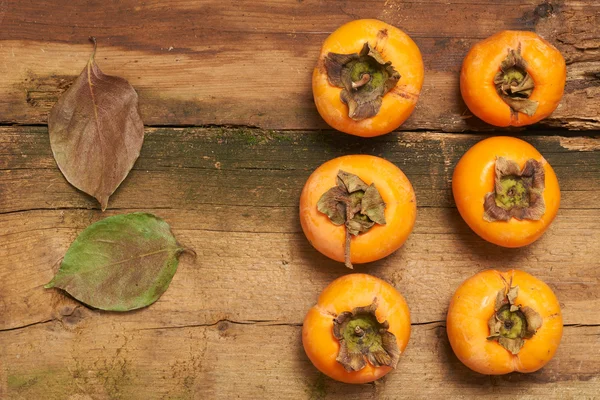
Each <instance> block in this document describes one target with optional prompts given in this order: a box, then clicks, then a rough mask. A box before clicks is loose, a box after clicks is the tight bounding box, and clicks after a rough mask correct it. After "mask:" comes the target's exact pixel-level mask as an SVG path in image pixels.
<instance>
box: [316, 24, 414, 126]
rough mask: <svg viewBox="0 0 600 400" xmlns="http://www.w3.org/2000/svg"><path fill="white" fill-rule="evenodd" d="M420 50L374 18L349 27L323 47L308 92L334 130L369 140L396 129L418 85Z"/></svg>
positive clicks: (410, 110) (327, 40)
mask: <svg viewBox="0 0 600 400" xmlns="http://www.w3.org/2000/svg"><path fill="white" fill-rule="evenodd" d="M423 76H424V70H423V60H422V58H421V52H420V51H419V48H418V47H417V45H416V44H415V42H413V40H412V39H411V38H410V37H409V36H408V35H407V34H406V33H404V32H402V31H401V30H400V29H398V28H396V27H394V26H391V25H388V24H386V23H385V22H382V21H378V20H375V19H361V20H356V21H351V22H348V23H347V24H344V25H342V26H341V27H339V28H338V29H337V30H336V31H334V32H333V33H332V34H331V35H330V36H329V37H328V38H327V39H326V40H325V42H324V43H323V47H322V48H321V54H320V55H319V60H318V62H317V66H316V68H315V69H314V72H313V78H312V87H313V96H314V99H315V104H316V106H317V110H318V111H319V114H321V117H323V119H324V120H325V122H327V123H328V124H329V125H330V126H332V127H333V128H335V129H337V130H339V131H342V132H345V133H349V134H352V135H357V136H363V137H372V136H379V135H383V134H385V133H389V132H391V131H393V130H394V129H396V128H398V127H399V126H400V125H401V124H402V123H403V122H404V121H405V120H406V119H407V118H408V117H409V115H410V114H411V113H412V111H413V109H414V108H415V105H416V103H417V100H418V98H419V93H420V92H421V87H422V86H423Z"/></svg>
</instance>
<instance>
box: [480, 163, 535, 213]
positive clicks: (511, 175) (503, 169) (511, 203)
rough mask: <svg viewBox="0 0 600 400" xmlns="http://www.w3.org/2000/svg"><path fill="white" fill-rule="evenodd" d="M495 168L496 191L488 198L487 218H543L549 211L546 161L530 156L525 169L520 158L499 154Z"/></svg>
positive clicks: (486, 203)
mask: <svg viewBox="0 0 600 400" xmlns="http://www.w3.org/2000/svg"><path fill="white" fill-rule="evenodd" d="M495 172H496V176H495V182H494V191H493V192H490V193H487V194H486V195H485V198H484V203H483V208H484V214H483V219H484V220H486V221H488V222H494V221H508V220H510V219H511V218H513V217H514V218H516V219H519V220H523V219H529V220H533V221H537V220H539V219H541V218H542V216H543V215H544V213H545V212H546V204H545V203H544V196H543V193H544V188H545V186H546V185H545V173H544V166H543V164H542V163H541V162H539V161H536V160H534V159H529V160H527V162H526V163H525V167H523V169H522V170H521V168H519V165H518V164H517V163H516V162H514V161H512V160H508V159H506V158H504V157H498V159H497V160H496V164H495Z"/></svg>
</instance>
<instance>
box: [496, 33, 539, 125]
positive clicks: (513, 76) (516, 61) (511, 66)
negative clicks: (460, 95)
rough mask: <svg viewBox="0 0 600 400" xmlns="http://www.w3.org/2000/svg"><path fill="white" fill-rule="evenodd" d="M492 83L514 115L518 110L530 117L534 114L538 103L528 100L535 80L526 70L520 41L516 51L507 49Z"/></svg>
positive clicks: (516, 114)
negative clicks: (506, 53)
mask: <svg viewBox="0 0 600 400" xmlns="http://www.w3.org/2000/svg"><path fill="white" fill-rule="evenodd" d="M494 84H495V85H496V91H497V92H498V94H499V95H500V97H501V98H502V100H503V101H504V102H505V103H506V104H508V106H509V107H510V110H511V113H512V114H513V115H514V116H515V117H517V116H518V113H519V112H522V113H523V114H527V115H528V116H530V117H531V116H533V115H534V114H535V112H536V111H537V108H538V105H539V103H538V102H537V101H533V100H529V97H530V96H531V93H533V89H534V88H535V82H534V81H533V78H532V77H531V75H529V73H528V72H527V62H526V61H525V59H523V57H522V56H521V44H520V43H519V46H518V47H517V50H516V51H515V50H514V49H509V50H508V55H507V56H506V58H505V59H504V61H502V63H501V64H500V71H498V73H497V74H496V76H495V77H494Z"/></svg>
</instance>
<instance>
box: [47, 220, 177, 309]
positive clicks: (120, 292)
mask: <svg viewBox="0 0 600 400" xmlns="http://www.w3.org/2000/svg"><path fill="white" fill-rule="evenodd" d="M183 250H184V249H183V248H182V247H181V246H179V245H178V244H177V241H176V240H175V237H174V236H173V233H172V232H171V229H170V227H169V225H168V224H167V223H166V222H165V221H163V220H162V219H160V218H158V217H156V216H154V215H152V214H146V213H132V214H125V215H116V216H114V217H109V218H106V219H103V220H101V221H98V222H96V223H94V224H92V225H90V226H88V227H87V228H86V229H85V230H84V231H83V232H82V233H81V234H80V235H79V236H78V237H77V239H75V241H74V242H73V243H72V244H71V247H69V250H68V251H67V254H66V255H65V258H64V259H63V261H62V263H61V265H60V269H59V271H58V273H57V274H56V276H54V278H53V279H52V281H51V282H50V283H48V284H47V285H46V286H45V287H46V288H52V287H56V288H60V289H63V290H65V291H66V292H68V293H69V294H70V295H71V296H73V297H74V298H76V299H77V300H79V301H81V302H83V303H85V304H87V305H89V306H92V307H94V308H98V309H101V310H111V311H128V310H134V309H137V308H141V307H146V306H148V305H150V304H152V303H154V302H155V301H156V300H158V298H159V297H160V296H161V295H162V294H163V293H164V292H165V290H167V288H168V287H169V283H171V279H173V275H175V271H176V270H177V264H178V256H179V255H180V254H181V253H182V252H183Z"/></svg>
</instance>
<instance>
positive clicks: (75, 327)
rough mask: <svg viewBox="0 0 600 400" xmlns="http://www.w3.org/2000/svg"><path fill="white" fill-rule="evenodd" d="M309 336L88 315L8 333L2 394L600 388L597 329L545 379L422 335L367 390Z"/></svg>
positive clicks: (290, 329) (563, 392) (579, 333)
mask: <svg viewBox="0 0 600 400" xmlns="http://www.w3.org/2000/svg"><path fill="white" fill-rule="evenodd" d="M77 310H79V309H77ZM77 310H76V311H75V312H76V313H77ZM144 312H145V311H141V313H144ZM300 331H301V328H300V326H296V325H292V326H290V325H276V326H273V325H268V324H259V323H251V324H237V323H231V322H227V321H221V322H218V323H216V324H214V325H211V326H202V325H198V326H193V327H182V328H172V327H167V326H165V327H162V328H160V329H146V328H145V327H144V326H143V325H141V326H140V325H139V324H132V323H130V322H129V321H128V316H127V315H105V314H101V313H97V312H96V313H95V312H90V311H87V310H85V311H83V312H82V313H78V315H77V316H76V317H73V316H65V317H63V318H62V319H59V320H56V321H52V322H49V323H46V324H42V325H37V326H32V327H29V328H25V329H21V330H15V331H9V332H0V343H1V344H2V347H0V355H1V358H0V360H2V361H3V362H4V363H5V374H6V378H5V379H4V380H2V379H0V394H2V393H5V394H6V395H8V396H9V398H14V399H41V398H44V399H67V398H68V399H72V400H76V399H144V400H145V399H192V398H193V399H200V398H210V399H231V398H247V399H263V398H278V399H294V400H296V399H325V398H328V399H329V398H339V399H342V398H344V399H397V398H411V399H414V398H420V399H421V398H439V399H444V398H445V399H447V398H465V397H474V396H477V398H482V399H496V398H498V397H499V396H506V397H507V398H508V397H510V398H516V397H518V398H523V399H538V398H545V399H565V398H573V399H575V398H577V399H583V398H594V397H595V396H596V395H597V393H598V392H597V389H598V385H599V384H600V382H599V379H598V376H599V375H600V363H598V357H599V353H598V349H599V344H598V335H600V328H599V327H597V326H596V327H566V328H565V334H564V337H563V341H562V345H561V347H559V349H558V352H557V354H556V356H555V358H554V359H553V360H552V361H551V362H550V363H549V364H548V365H547V366H546V367H545V368H544V369H542V370H541V371H538V372H536V373H533V374H527V375H516V374H512V375H507V376H499V377H489V376H484V375H479V374H476V373H474V372H472V371H470V370H468V369H467V368H466V367H465V366H463V365H462V364H461V363H460V361H458V360H457V359H456V357H455V356H454V355H453V353H452V350H451V348H450V346H449V343H448V340H447V338H446V333H445V327H444V325H443V324H439V323H434V324H430V325H421V326H414V327H413V331H412V336H411V341H410V343H409V345H408V347H407V349H406V351H405V353H404V354H403V355H402V356H401V358H400V363H399V364H398V369H397V370H396V371H394V372H392V373H390V374H389V375H388V376H386V377H385V378H383V379H382V380H380V381H379V382H377V383H376V384H369V385H359V386H356V385H346V384H341V383H339V382H335V381H333V380H331V379H329V378H326V377H325V376H324V375H322V374H320V373H319V372H318V371H317V370H316V369H315V368H314V367H313V366H312V365H311V364H310V361H309V360H308V359H307V357H306V356H305V354H304V351H303V349H302V344H301V338H300ZM77 396H79V397H77Z"/></svg>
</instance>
